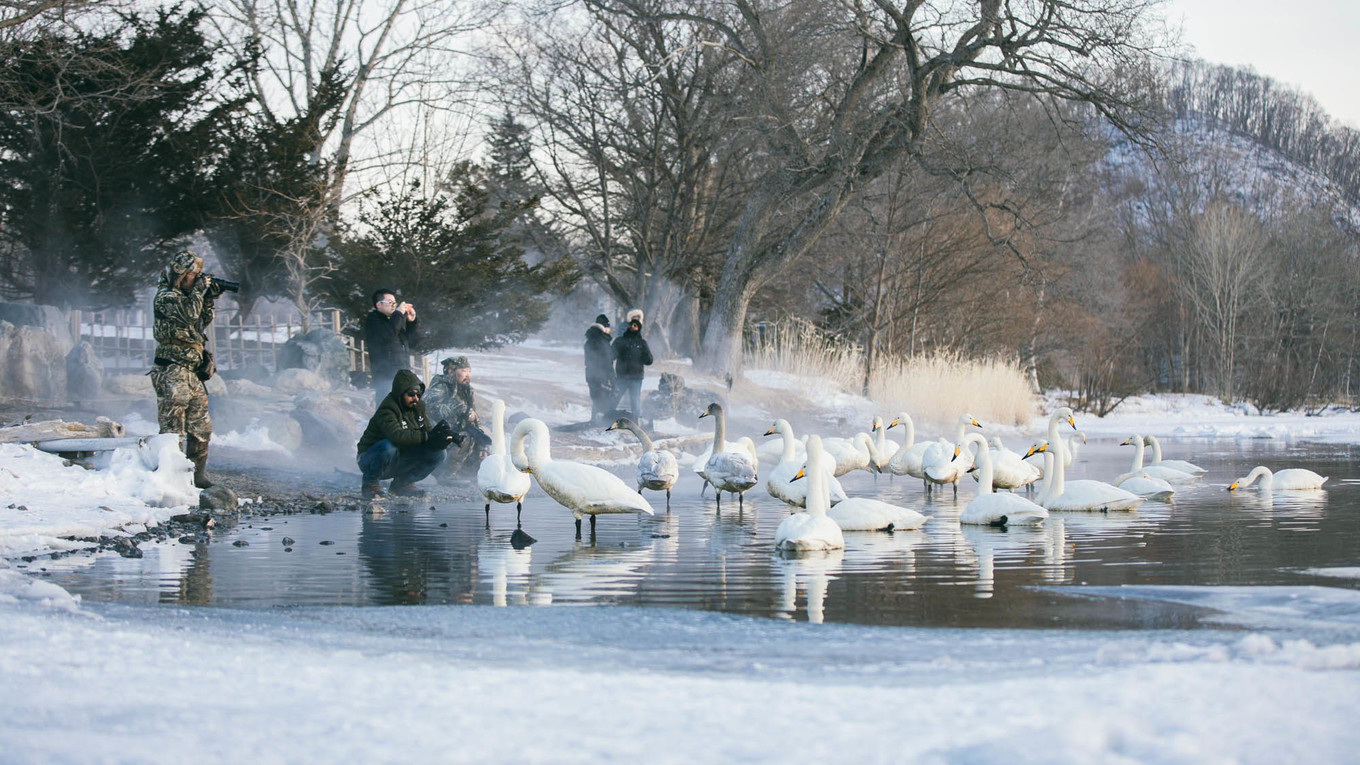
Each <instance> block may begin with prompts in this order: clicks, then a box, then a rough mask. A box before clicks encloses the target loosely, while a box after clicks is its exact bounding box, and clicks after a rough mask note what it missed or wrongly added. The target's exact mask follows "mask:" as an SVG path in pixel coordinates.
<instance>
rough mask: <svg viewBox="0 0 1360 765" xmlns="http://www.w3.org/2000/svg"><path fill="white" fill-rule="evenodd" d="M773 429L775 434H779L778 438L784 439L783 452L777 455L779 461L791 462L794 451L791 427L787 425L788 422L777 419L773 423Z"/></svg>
mask: <svg viewBox="0 0 1360 765" xmlns="http://www.w3.org/2000/svg"><path fill="white" fill-rule="evenodd" d="M774 429H775V432H777V433H778V434H779V437H780V438H782V439H784V452H783V453H782V454H780V455H779V461H780V462H792V461H793V450H794V446H793V426H792V425H790V424H789V421H788V420H785V419H779V420H775V421H774Z"/></svg>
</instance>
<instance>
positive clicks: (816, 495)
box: [806, 434, 831, 515]
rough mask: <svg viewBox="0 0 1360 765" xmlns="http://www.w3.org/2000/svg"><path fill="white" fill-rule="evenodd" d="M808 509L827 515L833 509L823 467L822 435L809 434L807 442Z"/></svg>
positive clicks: (815, 513)
mask: <svg viewBox="0 0 1360 765" xmlns="http://www.w3.org/2000/svg"><path fill="white" fill-rule="evenodd" d="M806 469H807V475H806V478H807V482H808V488H807V511H808V512H809V513H811V514H812V515H826V511H827V510H829V509H831V495H830V489H829V487H828V486H827V483H826V471H825V470H824V469H822V437H821V436H818V435H816V434H813V435H811V436H808V442H807V468H806Z"/></svg>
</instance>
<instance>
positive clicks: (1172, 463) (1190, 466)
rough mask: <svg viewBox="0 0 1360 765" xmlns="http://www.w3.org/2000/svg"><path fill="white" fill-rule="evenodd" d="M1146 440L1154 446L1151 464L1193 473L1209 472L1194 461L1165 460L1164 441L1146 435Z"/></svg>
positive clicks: (1202, 473)
mask: <svg viewBox="0 0 1360 765" xmlns="http://www.w3.org/2000/svg"><path fill="white" fill-rule="evenodd" d="M1144 440H1145V441H1146V442H1147V443H1148V445H1149V446H1151V447H1152V462H1149V463H1148V464H1149V465H1163V466H1165V467H1169V468H1172V469H1174V470H1179V471H1181V472H1183V473H1189V474H1191V475H1204V474H1205V473H1207V472H1209V471H1207V470H1205V469H1204V468H1202V467H1200V466H1199V465H1196V464H1195V463H1193V462H1186V461H1185V460H1164V459H1162V442H1161V441H1158V440H1157V437H1156V436H1145V437H1144Z"/></svg>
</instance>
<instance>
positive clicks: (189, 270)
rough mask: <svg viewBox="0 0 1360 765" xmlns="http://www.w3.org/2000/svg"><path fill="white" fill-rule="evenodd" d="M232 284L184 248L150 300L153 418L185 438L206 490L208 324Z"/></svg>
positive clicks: (200, 485) (233, 288) (210, 371)
mask: <svg viewBox="0 0 1360 765" xmlns="http://www.w3.org/2000/svg"><path fill="white" fill-rule="evenodd" d="M236 286H237V285H236V283H235V282H229V281H227V280H225V279H217V278H215V277H213V276H212V275H211V274H205V273H203V259H202V258H200V257H199V256H197V255H195V254H194V253H192V252H189V251H188V250H182V251H180V252H177V253H175V254H174V255H172V256H171V257H170V262H169V263H168V264H167V265H166V266H165V270H164V271H162V272H161V278H160V281H158V282H157V283H156V297H155V298H154V299H153V300H152V304H151V305H152V312H153V314H154V321H153V323H152V328H151V332H152V335H153V336H154V337H155V338H156V359H155V366H153V367H152V368H151V372H149V374H150V375H151V384H152V385H153V386H154V387H155V389H156V420H157V422H158V424H159V425H160V431H161V432H162V433H178V434H180V436H182V437H183V438H184V454H185V456H187V457H188V458H189V459H190V461H192V462H193V463H194V486H197V487H198V488H200V489H206V488H208V487H209V486H212V481H209V480H208V476H207V475H206V474H205V472H204V470H205V468H206V466H207V464H208V440H209V439H210V438H211V437H212V421H211V420H209V419H208V389H207V387H206V386H205V385H204V382H205V381H206V380H207V379H208V378H209V377H212V376H213V374H214V372H216V367H215V366H214V365H213V358H212V354H211V353H210V352H209V351H208V349H207V348H206V345H207V342H208V338H207V334H206V333H207V328H208V326H209V325H211V324H212V320H213V301H214V300H216V299H217V298H218V297H219V296H220V295H221V294H222V293H223V291H225V290H228V289H230V290H231V291H233V292H234V291H236Z"/></svg>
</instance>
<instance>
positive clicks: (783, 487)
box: [765, 417, 845, 507]
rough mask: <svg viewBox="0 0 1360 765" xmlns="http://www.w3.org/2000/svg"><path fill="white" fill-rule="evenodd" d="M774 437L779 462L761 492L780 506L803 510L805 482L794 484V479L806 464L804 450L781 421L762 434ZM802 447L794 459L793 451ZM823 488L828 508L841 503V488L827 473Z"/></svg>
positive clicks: (805, 451) (790, 430) (805, 492)
mask: <svg viewBox="0 0 1360 765" xmlns="http://www.w3.org/2000/svg"><path fill="white" fill-rule="evenodd" d="M775 433H778V434H779V436H780V437H781V438H782V439H783V442H784V443H783V446H784V448H783V453H782V454H781V455H780V458H779V462H778V464H776V465H775V466H774V469H773V470H771V471H770V472H769V474H768V475H767V476H766V477H765V490H766V491H767V492H769V494H770V496H771V497H774V498H775V499H777V500H780V501H782V502H787V503H789V504H790V505H793V506H794V507H807V481H795V480H794V477H795V476H796V475H798V473H799V472H800V471H802V469H803V463H804V462H806V461H807V447H806V444H802V443H800V442H798V441H796V440H794V437H793V426H792V425H790V424H789V421H788V420H786V419H784V418H782V417H781V418H779V419H777V420H775V421H774V424H773V425H771V426H770V429H769V430H767V431H765V435H767V436H770V435H774V434H775ZM798 446H803V447H804V448H803V456H802V457H801V458H800V457H798V456H797V452H796V447H798ZM826 477H827V486H828V488H829V489H830V491H831V504H832V505H833V506H834V505H835V504H837V503H838V502H842V501H844V500H845V489H843V488H841V482H840V481H838V480H836V477H835V476H833V475H831V472H830V471H827V474H826Z"/></svg>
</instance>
